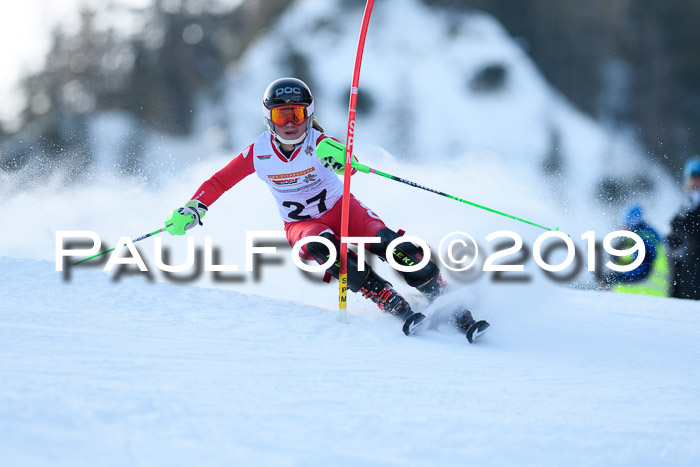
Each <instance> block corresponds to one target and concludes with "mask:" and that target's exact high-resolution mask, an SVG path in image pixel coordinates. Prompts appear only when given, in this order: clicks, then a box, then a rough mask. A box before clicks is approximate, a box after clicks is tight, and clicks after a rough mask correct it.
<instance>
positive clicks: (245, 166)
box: [192, 129, 386, 256]
mask: <svg viewBox="0 0 700 467" xmlns="http://www.w3.org/2000/svg"><path fill="white" fill-rule="evenodd" d="M325 138H329V136H327V135H325V134H324V133H321V132H320V131H318V130H315V129H310V130H309V131H308V133H307V135H306V138H305V139H304V141H303V142H302V143H301V144H299V145H298V146H297V147H296V148H295V149H294V152H293V153H292V155H291V156H290V157H289V158H287V157H286V156H285V155H284V154H282V152H281V151H280V150H279V147H278V146H277V144H278V143H277V142H276V141H275V140H274V136H273V135H272V134H271V133H270V132H269V131H266V132H264V133H263V134H261V135H260V136H259V137H258V138H257V139H256V140H255V142H254V143H253V144H251V145H250V146H248V147H247V148H245V149H244V150H243V151H242V152H241V153H240V154H238V156H236V157H235V158H234V159H233V160H232V161H231V162H229V164H228V165H226V167H224V168H223V169H221V170H220V171H218V172H217V173H216V174H214V175H213V176H212V177H211V178H210V179H209V180H207V181H206V182H204V183H203V184H202V186H201V187H199V189H198V190H197V193H196V194H195V195H194V196H193V197H192V199H195V200H199V201H201V202H202V203H204V204H206V205H207V206H211V204H212V203H214V201H216V200H217V199H219V197H220V196H221V195H222V194H224V192H226V191H228V190H229V189H231V188H232V187H233V186H234V185H236V184H237V183H238V182H240V181H241V180H243V179H244V178H245V177H247V176H248V175H250V174H252V173H253V172H255V173H257V175H258V177H260V179H261V180H262V181H263V182H265V183H267V186H268V187H269V188H270V192H271V193H272V195H273V196H274V198H275V201H276V203H277V209H278V210H279V213H280V215H281V216H282V219H284V221H285V231H286V232H287V238H288V240H289V243H290V244H291V245H294V243H296V242H297V241H298V240H299V239H301V238H303V237H306V236H311V235H318V234H319V233H321V232H323V231H326V230H331V231H333V232H334V233H335V234H336V236H339V235H340V207H341V203H338V201H339V200H340V199H341V198H342V196H343V184H342V182H341V181H340V179H339V178H338V176H337V175H336V174H335V173H334V172H333V171H332V170H330V169H328V168H326V167H324V166H323V164H322V163H321V161H320V160H319V159H318V157H316V145H318V143H320V142H321V141H322V140H323V139H325ZM334 207H335V209H333V208H334ZM324 214H326V215H325V216H324ZM384 227H386V226H385V225H384V222H382V220H381V219H380V218H379V217H378V216H377V215H376V214H374V212H372V211H371V210H370V209H369V208H367V207H366V206H364V205H362V204H361V203H360V202H359V201H357V200H356V199H355V197H354V196H352V197H351V199H350V224H349V235H350V236H361V237H373V236H375V234H376V233H377V232H378V231H379V230H381V229H383V228H384ZM303 253H304V255H305V256H306V254H305V253H306V252H305V251H303Z"/></svg>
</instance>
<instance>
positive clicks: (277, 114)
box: [269, 104, 313, 126]
mask: <svg viewBox="0 0 700 467" xmlns="http://www.w3.org/2000/svg"><path fill="white" fill-rule="evenodd" d="M308 110H309V109H308V107H307V106H305V105H298V104H297V105H283V106H280V107H273V108H272V109H270V116H269V118H270V120H272V123H274V124H275V125H277V126H284V125H286V124H287V123H288V122H292V123H293V124H295V125H301V124H302V123H304V122H305V121H306V119H307V118H309V113H310V112H309V111H308ZM312 111H313V109H312Z"/></svg>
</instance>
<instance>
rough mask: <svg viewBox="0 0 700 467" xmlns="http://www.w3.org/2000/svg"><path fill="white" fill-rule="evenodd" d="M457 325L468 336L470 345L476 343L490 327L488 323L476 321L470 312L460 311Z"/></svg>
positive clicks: (457, 315)
mask: <svg viewBox="0 0 700 467" xmlns="http://www.w3.org/2000/svg"><path fill="white" fill-rule="evenodd" d="M455 325H456V326H457V329H459V330H460V331H462V332H463V333H464V334H465V335H466V336H467V340H468V341H469V343H470V344H472V343H474V341H475V340H476V339H477V338H478V337H479V336H480V335H482V334H483V333H484V332H486V329H488V327H489V326H490V324H489V323H488V322H487V321H484V320H480V321H476V320H475V319H474V317H473V316H472V312H471V311H469V310H464V311H458V312H457V313H456V314H455Z"/></svg>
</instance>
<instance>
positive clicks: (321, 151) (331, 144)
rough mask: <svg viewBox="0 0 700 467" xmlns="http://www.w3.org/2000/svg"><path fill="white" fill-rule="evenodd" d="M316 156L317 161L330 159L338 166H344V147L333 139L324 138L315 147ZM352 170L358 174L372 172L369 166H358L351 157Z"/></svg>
mask: <svg viewBox="0 0 700 467" xmlns="http://www.w3.org/2000/svg"><path fill="white" fill-rule="evenodd" d="M316 156H317V157H318V158H319V159H328V158H331V159H333V160H335V161H336V162H338V163H339V164H343V165H345V146H344V145H343V144H342V143H339V142H337V141H335V140H333V139H330V138H325V139H323V140H322V141H321V142H320V143H318V146H316ZM352 168H353V169H355V170H358V171H360V172H364V173H369V172H370V170H372V169H371V168H370V167H369V166H367V165H364V164H360V163H359V162H357V159H355V156H354V155H353V156H352Z"/></svg>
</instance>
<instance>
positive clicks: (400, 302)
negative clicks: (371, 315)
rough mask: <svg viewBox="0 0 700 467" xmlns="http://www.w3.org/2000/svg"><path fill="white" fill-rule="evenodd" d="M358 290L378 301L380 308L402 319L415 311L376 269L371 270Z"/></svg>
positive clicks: (364, 295)
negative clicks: (375, 271)
mask: <svg viewBox="0 0 700 467" xmlns="http://www.w3.org/2000/svg"><path fill="white" fill-rule="evenodd" d="M358 292H360V293H361V294H362V296H363V297H365V298H368V299H370V300H372V301H373V302H374V303H376V304H377V306H378V307H379V309H380V310H382V311H384V312H386V313H390V314H392V315H395V316H397V317H399V318H401V319H406V318H408V317H409V316H410V315H411V314H412V313H413V312H412V311H411V305H409V304H408V302H407V301H406V300H404V298H403V297H402V296H401V295H399V293H398V292H397V291H396V290H394V288H393V287H392V286H391V284H390V283H389V282H387V281H385V280H384V279H382V278H381V277H379V276H378V275H377V274H375V273H374V271H370V273H369V274H368V275H367V278H366V279H365V280H364V282H363V284H362V286H361V287H360V290H358Z"/></svg>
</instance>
